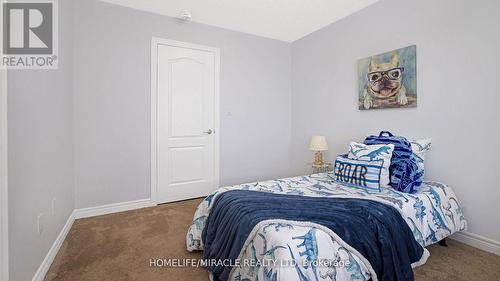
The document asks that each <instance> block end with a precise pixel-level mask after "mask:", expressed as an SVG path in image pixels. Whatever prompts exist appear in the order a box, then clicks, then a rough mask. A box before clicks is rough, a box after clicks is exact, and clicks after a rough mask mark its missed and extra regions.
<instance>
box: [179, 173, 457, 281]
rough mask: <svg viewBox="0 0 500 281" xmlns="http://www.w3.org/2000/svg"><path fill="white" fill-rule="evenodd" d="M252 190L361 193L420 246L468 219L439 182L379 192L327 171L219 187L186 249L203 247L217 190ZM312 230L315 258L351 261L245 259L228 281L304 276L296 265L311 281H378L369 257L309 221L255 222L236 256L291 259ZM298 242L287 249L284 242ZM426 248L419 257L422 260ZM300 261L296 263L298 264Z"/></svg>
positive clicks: (200, 213)
mask: <svg viewBox="0 0 500 281" xmlns="http://www.w3.org/2000/svg"><path fill="white" fill-rule="evenodd" d="M238 189H240V190H253V191H261V192H272V193H280V194H294V195H302V196H314V197H341V198H363V199H367V200H374V201H379V202H381V203H385V204H388V205H390V206H393V207H394V208H395V209H397V210H398V211H399V212H400V214H401V215H402V217H403V218H404V219H405V221H406V222H407V224H408V226H409V227H410V229H411V230H412V232H413V235H414V237H415V240H416V241H417V242H418V243H419V244H421V245H422V246H424V247H425V246H428V245H430V244H433V243H436V242H438V241H440V240H442V239H444V238H445V237H447V236H449V235H451V234H453V233H455V232H457V231H462V230H465V229H466V226H467V223H466V220H465V219H464V217H463V214H462V209H461V207H460V205H459V203H458V201H457V199H456V196H455V194H454V192H453V190H452V189H451V188H450V187H449V186H447V185H445V184H442V183H438V182H432V181H427V182H424V184H423V186H422V188H421V189H420V190H419V191H418V192H417V193H415V194H407V193H401V192H397V191H395V190H393V189H391V188H383V189H382V191H380V192H378V191H367V190H364V189H358V188H353V187H348V186H344V185H341V184H338V183H335V182H334V181H333V180H332V178H331V177H330V175H329V174H328V173H322V174H315V175H311V176H301V177H294V178H285V179H279V180H270V181H265V182H256V183H248V184H242V185H236V186H230V187H223V188H220V189H219V190H217V191H216V192H214V193H213V194H211V195H210V196H208V197H207V198H206V199H205V200H204V201H203V202H202V203H201V204H200V205H199V206H198V208H197V210H196V213H195V215H194V219H193V223H192V225H191V226H190V228H189V230H188V233H187V237H186V238H187V249H188V250H189V251H194V250H203V243H202V239H201V235H202V231H203V228H204V226H205V221H206V219H207V217H208V216H209V214H210V210H211V203H212V202H213V200H214V198H216V196H217V195H219V194H221V193H223V192H226V191H229V190H238ZM308 234H309V238H310V237H311V234H313V236H314V239H315V245H317V249H316V251H315V257H314V258H316V259H318V260H335V259H336V260H338V261H340V260H341V261H347V260H349V263H350V265H349V266H333V265H330V266H327V265H323V266H321V265H320V266H319V267H318V268H314V270H313V267H311V266H308V267H307V266H306V267H304V266H302V265H303V263H302V262H298V263H297V264H296V265H293V266H283V265H280V264H266V265H262V264H257V265H255V264H253V265H252V264H243V263H241V264H240V265H239V266H236V267H233V269H232V271H231V274H230V277H229V279H228V280H235V281H239V280H303V278H302V279H301V276H298V274H297V272H298V271H299V270H300V271H301V272H302V273H303V275H304V276H306V277H307V279H309V280H369V279H370V278H371V279H372V280H377V276H376V274H375V273H374V271H373V269H372V268H371V265H370V264H369V262H368V261H367V260H366V259H365V258H364V257H363V256H361V255H360V254H359V253H358V252H357V251H356V250H354V249H353V248H352V247H350V246H349V245H347V244H346V243H345V242H344V241H342V240H341V239H340V238H339V237H338V236H337V235H335V233H333V232H332V231H331V230H329V229H327V228H325V227H322V226H320V225H316V224H312V223H307V222H293V221H280V220H267V221H263V222H261V223H259V224H258V225H257V226H255V227H254V229H253V231H252V232H251V234H250V235H249V236H248V238H247V240H246V243H245V246H244V247H243V249H242V250H241V253H240V256H239V259H240V260H256V259H257V260H269V259H276V260H290V259H302V258H305V257H302V256H301V255H300V254H301V253H304V250H305V246H304V244H301V243H303V241H302V242H301V241H300V240H298V239H297V237H303V238H305V237H307V235H308ZM286 244H289V245H297V247H294V248H293V249H291V250H290V249H287V248H285V247H283V246H282V245H286ZM427 257H428V252H427V250H425V251H424V256H423V257H422V259H421V260H420V261H419V262H416V263H414V264H413V265H412V266H418V265H421V264H423V263H425V261H426V259H427ZM297 266H298V268H297Z"/></svg>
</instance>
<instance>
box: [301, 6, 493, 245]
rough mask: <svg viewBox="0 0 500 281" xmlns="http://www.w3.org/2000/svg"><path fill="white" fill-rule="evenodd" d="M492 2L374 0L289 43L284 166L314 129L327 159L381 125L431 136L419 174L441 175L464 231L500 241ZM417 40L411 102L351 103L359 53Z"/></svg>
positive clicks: (307, 155) (307, 156)
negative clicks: (411, 105)
mask: <svg viewBox="0 0 500 281" xmlns="http://www.w3.org/2000/svg"><path fill="white" fill-rule="evenodd" d="M498 11H500V2H498V1H495V0H490V1H454V0H442V1H432V0H425V1H410V0H404V1H403V0H382V1H380V2H378V3H377V4H374V5H373V6H370V7H368V8H366V9H364V10H362V11H360V12H358V13H356V14H354V15H351V16H349V17H347V18H345V19H343V20H341V21H339V22H337V23H334V24H333V25H330V26H328V27H326V28H324V29H322V30H320V31H317V32H315V33H313V34H311V35H309V36H307V37H305V38H303V39H301V40H299V41H296V42H294V43H293V44H292V140H293V143H292V150H293V161H292V171H293V173H295V174H301V173H304V172H306V171H308V168H307V166H306V165H305V164H304V163H306V162H308V161H310V160H311V158H312V154H311V152H310V151H308V150H307V144H308V140H309V138H310V136H311V135H313V134H325V135H326V136H327V139H328V141H329V145H330V146H331V149H330V151H329V153H328V158H329V159H330V160H332V159H334V157H335V155H337V154H340V153H342V152H345V151H346V149H347V145H348V142H349V141H350V140H359V141H361V140H363V139H364V137H365V136H366V135H368V134H374V133H377V132H379V131H380V130H390V131H392V132H394V133H397V134H401V135H404V136H408V137H411V138H419V137H432V138H433V146H432V148H431V151H429V154H428V158H427V163H426V168H427V174H426V177H427V179H434V180H439V181H442V182H445V183H448V184H450V185H451V186H452V187H453V188H454V189H455V191H456V193H457V196H458V198H459V199H460V200H461V202H462V204H463V206H464V211H465V216H466V218H467V219H468V221H469V231H470V232H473V233H476V234H480V235H484V236H486V237H489V238H492V239H495V240H497V241H499V240H500V226H499V225H498V213H499V212H500V209H499V207H498V202H499V201H500V189H499V188H498V182H499V181H500V173H498V171H499V170H500V164H499V163H500V162H499V161H498V159H499V157H500V150H499V149H498V148H497V147H498V139H499V137H500V133H499V132H500V122H499V119H498V104H500V96H499V95H498V93H497V92H498V91H497V90H496V86H495V84H496V80H498V77H500V68H499V66H500V56H499V55H498V51H499V50H500V36H499V31H498V27H499V26H500V17H498ZM411 44H416V45H417V68H418V70H417V71H418V108H416V109H392V110H391V109H386V110H378V111H359V110H358V109H357V93H358V88H357V80H356V79H357V74H356V73H357V70H356V63H357V60H358V59H360V58H364V57H367V56H370V55H374V54H378V53H382V52H385V51H389V50H393V49H396V48H399V47H404V46H408V45H411Z"/></svg>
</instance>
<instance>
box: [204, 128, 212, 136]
mask: <svg viewBox="0 0 500 281" xmlns="http://www.w3.org/2000/svg"><path fill="white" fill-rule="evenodd" d="M213 132H214V131H212V129H208V131H206V132H204V133H205V134H209V135H211V134H212V133H213Z"/></svg>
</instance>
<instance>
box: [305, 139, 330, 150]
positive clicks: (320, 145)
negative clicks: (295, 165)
mask: <svg viewBox="0 0 500 281" xmlns="http://www.w3.org/2000/svg"><path fill="white" fill-rule="evenodd" d="M309 149H310V150H314V151H325V150H328V143H326V138H325V136H313V137H312V138H311V144H309Z"/></svg>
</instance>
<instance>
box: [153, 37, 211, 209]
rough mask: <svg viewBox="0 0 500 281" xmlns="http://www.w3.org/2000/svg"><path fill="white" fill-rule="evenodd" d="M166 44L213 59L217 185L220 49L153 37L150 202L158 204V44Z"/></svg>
mask: <svg viewBox="0 0 500 281" xmlns="http://www.w3.org/2000/svg"><path fill="white" fill-rule="evenodd" d="M160 45H167V46H172V47H180V48H188V49H194V50H201V51H206V52H211V53H213V54H214V57H215V61H214V67H215V73H214V74H215V83H214V87H215V89H214V92H215V93H214V94H215V97H214V103H215V104H214V115H215V116H214V131H215V134H214V135H213V136H214V162H215V163H214V185H215V186H216V187H218V186H219V172H220V170H219V161H220V154H219V134H220V107H219V103H220V49H219V48H214V47H209V46H204V45H198V44H192V43H187V42H181V41H175V40H170V39H163V38H159V37H153V38H152V39H151V199H150V200H151V204H152V205H158V155H157V151H158V144H157V113H158V77H157V75H158V64H157V62H158V60H157V58H158V46H160Z"/></svg>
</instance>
